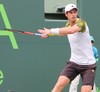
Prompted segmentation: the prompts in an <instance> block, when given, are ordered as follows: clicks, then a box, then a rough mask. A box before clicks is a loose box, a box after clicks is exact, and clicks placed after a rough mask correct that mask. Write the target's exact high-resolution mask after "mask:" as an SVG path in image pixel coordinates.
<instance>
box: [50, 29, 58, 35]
mask: <svg viewBox="0 0 100 92" xmlns="http://www.w3.org/2000/svg"><path fill="white" fill-rule="evenodd" d="M51 34H53V35H59V28H51Z"/></svg>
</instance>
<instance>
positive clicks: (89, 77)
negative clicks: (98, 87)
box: [81, 64, 96, 92]
mask: <svg viewBox="0 0 100 92" xmlns="http://www.w3.org/2000/svg"><path fill="white" fill-rule="evenodd" d="M83 68H84V69H83V72H81V76H82V87H81V92H91V91H92V89H93V86H94V79H95V72H96V64H93V65H88V66H85V67H83Z"/></svg>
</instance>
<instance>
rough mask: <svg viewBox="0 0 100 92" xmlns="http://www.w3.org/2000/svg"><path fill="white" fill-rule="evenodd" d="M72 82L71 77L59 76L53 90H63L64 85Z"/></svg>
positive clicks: (54, 91)
mask: <svg viewBox="0 0 100 92" xmlns="http://www.w3.org/2000/svg"><path fill="white" fill-rule="evenodd" d="M69 82H70V79H69V78H68V77H66V76H63V75H61V76H59V78H58V81H57V83H56V85H55V86H54V88H53V90H52V91H51V92H62V90H63V89H64V87H65V86H66V85H67V84H68V83H69Z"/></svg>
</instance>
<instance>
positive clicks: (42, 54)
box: [0, 0, 100, 92]
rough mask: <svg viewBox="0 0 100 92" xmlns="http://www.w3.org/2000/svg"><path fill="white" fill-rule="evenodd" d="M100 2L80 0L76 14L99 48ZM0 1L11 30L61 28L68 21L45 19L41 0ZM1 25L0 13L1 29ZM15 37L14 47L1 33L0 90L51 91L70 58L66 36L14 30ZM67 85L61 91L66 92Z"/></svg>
mask: <svg viewBox="0 0 100 92" xmlns="http://www.w3.org/2000/svg"><path fill="white" fill-rule="evenodd" d="M99 3H100V0H79V2H78V7H79V16H80V17H81V18H83V19H85V20H86V21H87V23H88V25H89V27H90V33H91V35H93V36H94V38H95V46H96V47H97V48H98V50H99V51H100V48H99V46H100V41H99V34H100V31H99V23H100V19H99V16H100V13H99V11H100V10H99V8H100V5H99ZM0 4H3V6H4V8H5V10H6V13H7V16H8V18H9V21H10V24H11V27H12V28H14V29H20V30H26V31H32V32H37V29H41V28H44V27H47V28H51V27H62V26H64V25H65V23H66V21H67V20H65V21H61V20H60V21H57V20H54V21H46V20H45V17H44V0H0ZM4 27H5V24H4V22H3V19H2V16H1V14H0V29H2V28H4ZM14 36H15V39H16V41H17V44H18V47H19V49H13V47H12V45H11V42H10V39H9V37H8V36H0V70H1V71H2V72H3V74H4V79H3V84H2V85H0V92H7V91H8V90H14V91H15V92H50V91H51V89H52V88H53V86H54V85H55V83H56V81H57V77H58V75H59V73H60V72H61V70H62V68H63V67H64V66H65V64H66V61H68V59H69V57H70V47H69V43H68V40H67V37H49V38H48V39H41V38H40V37H33V36H28V35H22V34H17V33H14ZM97 67H98V68H97V74H96V80H95V82H96V85H97V86H98V87H100V83H99V77H100V74H99V72H100V68H99V62H98V64H97ZM80 85H81V82H80ZM80 85H79V89H80ZM68 87H69V85H68ZM68 87H66V88H65V89H64V91H63V92H68ZM79 92H80V91H79Z"/></svg>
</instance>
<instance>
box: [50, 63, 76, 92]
mask: <svg viewBox="0 0 100 92" xmlns="http://www.w3.org/2000/svg"><path fill="white" fill-rule="evenodd" d="M77 75H78V73H77V71H76V68H75V65H74V64H73V63H72V62H70V61H69V62H68V63H67V65H66V66H65V67H64V69H63V70H62V72H61V73H60V76H59V78H58V81H57V83H56V85H55V86H54V88H53V90H52V91H51V92H62V90H63V89H64V87H65V86H66V85H67V84H68V83H69V82H70V81H72V80H73V79H74V78H75V77H76V76H77Z"/></svg>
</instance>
